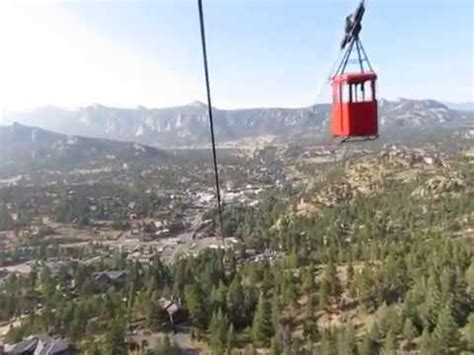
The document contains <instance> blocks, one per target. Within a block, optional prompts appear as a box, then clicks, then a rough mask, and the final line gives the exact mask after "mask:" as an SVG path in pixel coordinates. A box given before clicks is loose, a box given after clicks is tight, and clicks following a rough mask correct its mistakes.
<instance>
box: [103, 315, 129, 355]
mask: <svg viewBox="0 0 474 355" xmlns="http://www.w3.org/2000/svg"><path fill="white" fill-rule="evenodd" d="M105 348H106V354H107V355H120V354H125V327H124V324H123V321H122V320H121V319H115V320H114V321H113V322H112V325H111V327H110V330H109V331H108V332H107V333H106V335H105Z"/></svg>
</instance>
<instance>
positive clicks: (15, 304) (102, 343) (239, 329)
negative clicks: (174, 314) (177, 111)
mask: <svg viewBox="0 0 474 355" xmlns="http://www.w3.org/2000/svg"><path fill="white" fill-rule="evenodd" d="M301 169H302V173H304V172H305V171H306V172H307V171H310V169H309V168H308V166H305V167H304V169H303V168H301ZM320 169H322V170H323V173H322V174H318V175H317V178H314V179H312V180H311V179H310V180H311V181H309V182H308V184H307V187H306V189H304V190H301V191H299V192H298V191H285V190H275V191H274V192H272V193H268V194H267V195H266V196H265V197H264V198H263V199H262V200H261V201H260V203H259V204H258V205H256V206H254V207H243V206H238V205H229V206H226V208H225V214H224V221H225V226H224V229H225V233H226V235H227V236H234V237H239V238H241V239H242V241H243V242H242V244H241V245H239V246H237V247H235V248H234V249H228V250H226V251H225V252H224V251H223V250H208V251H205V252H203V253H201V254H199V255H197V256H196V257H186V258H184V257H183V258H181V259H179V260H176V261H175V263H173V264H172V265H166V264H164V263H162V262H161V261H160V260H159V259H158V258H155V259H153V260H152V262H151V263H150V264H149V265H146V264H140V263H138V262H132V261H128V260H126V259H125V256H124V255H120V254H116V255H115V256H114V257H110V258H108V259H102V260H101V261H100V262H98V263H95V264H90V265H89V264H85V263H78V262H65V263H64V265H63V266H62V267H61V268H60V269H59V270H57V271H55V272H53V270H50V269H48V268H47V267H41V263H39V264H38V266H37V267H36V270H35V271H34V272H33V273H31V274H30V275H29V276H16V275H15V276H14V277H10V278H9V279H8V280H7V282H5V284H4V285H3V286H0V287H1V288H2V290H3V291H7V292H1V293H0V319H10V317H11V316H13V315H15V314H16V315H21V314H25V313H26V314H28V315H27V316H25V317H24V319H23V322H22V325H21V326H19V327H17V328H15V329H13V330H11V331H10V333H9V339H10V340H18V339H20V338H21V337H22V336H23V335H24V334H29V333H35V332H39V331H50V332H52V333H54V334H59V335H62V336H65V337H68V338H69V339H71V340H73V341H74V342H75V344H76V345H77V347H78V348H79V349H80V350H81V351H82V352H84V353H86V354H99V353H100V354H123V353H125V352H126V348H127V345H126V343H125V340H124V339H126V338H125V335H126V334H128V330H129V329H130V327H131V326H132V325H135V326H137V325H139V326H140V327H144V328H146V329H150V330H151V331H161V332H165V333H166V332H168V331H169V330H171V329H172V326H171V325H170V324H169V322H168V320H167V317H166V315H163V314H162V313H161V312H160V307H159V304H160V299H161V298H162V297H166V298H168V299H175V300H181V301H182V304H183V305H184V306H185V308H186V309H187V311H188V313H189V317H190V324H191V335H192V337H193V338H194V339H195V343H194V344H195V346H196V347H199V348H200V349H204V350H206V349H209V350H210V352H211V353H214V354H224V353H226V352H227V353H236V354H238V353H244V354H254V353H256V351H257V350H258V351H260V352H264V353H271V354H360V355H362V354H397V353H399V351H401V352H402V353H406V354H409V353H412V354H430V355H431V354H440V355H441V354H459V353H465V354H468V353H470V352H473V351H474V337H473V334H474V313H473V306H474V299H473V296H474V263H473V254H472V246H473V238H474V234H473V233H474V231H473V227H474V224H473V221H474V166H473V164H472V163H470V162H469V161H467V160H465V159H464V158H461V157H442V158H441V157H440V158H439V159H437V160H435V161H431V160H427V159H423V157H422V156H421V155H420V154H419V153H416V152H390V151H389V152H384V153H383V154H381V155H377V156H375V155H372V156H366V157H363V158H352V159H351V160H349V161H343V162H341V163H338V164H335V165H328V166H326V167H324V168H320ZM313 175H315V174H313ZM315 176H316V175H315ZM211 217H212V214H211ZM215 219H216V220H217V218H215ZM96 247H97V248H98V247H99V246H96ZM88 248H93V247H91V246H88V247H84V249H83V250H81V251H80V252H79V251H77V249H76V250H75V251H74V253H75V254H74V255H72V254H71V255H69V256H70V257H72V256H73V257H75V258H76V259H78V260H80V259H81V258H85V257H86V256H87V255H88V253H89V252H90V249H88ZM68 252H69V253H72V252H73V251H68V250H67V249H66V250H50V251H48V253H57V254H58V255H63V256H64V255H67V253H68ZM249 253H254V254H257V255H261V257H260V258H255V259H254V260H256V261H251V262H249V261H248V259H246V257H248V255H249ZM266 256H270V257H266ZM242 260H247V262H245V263H244V262H242ZM102 270H126V271H127V273H128V275H129V277H128V278H127V280H126V282H124V283H123V284H120V285H114V286H113V287H109V288H107V289H106V290H105V291H104V289H103V288H100V287H99V286H98V285H97V284H96V283H94V278H93V275H94V272H97V271H102ZM105 329H107V330H106V331H105ZM173 352H176V349H175V347H174V346H173V342H172V341H170V340H169V339H168V338H165V340H164V341H163V344H162V346H161V347H160V348H157V349H155V350H154V352H151V353H155V354H170V353H173Z"/></svg>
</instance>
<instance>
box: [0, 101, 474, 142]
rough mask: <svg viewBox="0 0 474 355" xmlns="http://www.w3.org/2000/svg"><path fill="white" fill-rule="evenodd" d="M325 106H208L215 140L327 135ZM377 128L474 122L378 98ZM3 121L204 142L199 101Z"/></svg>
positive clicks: (430, 105) (424, 104) (46, 112)
mask: <svg viewBox="0 0 474 355" xmlns="http://www.w3.org/2000/svg"><path fill="white" fill-rule="evenodd" d="M329 111H330V105H329V104H318V105H312V106H308V107H303V108H252V109H236V110H224V109H218V108H213V113H214V124H215V133H216V137H217V139H218V141H221V142H224V141H232V140H238V139H242V138H248V137H253V136H260V135H284V134H291V133H297V132H302V131H305V130H314V131H316V132H318V131H319V132H321V134H327V133H326V131H327V127H328V122H329V121H328V117H329ZM379 117H380V127H381V128H380V129H381V132H382V133H384V132H385V133H386V132H390V131H393V130H398V131H399V130H407V129H408V130H409V129H420V128H421V129H435V128H439V127H450V126H453V125H464V124H471V123H474V112H469V111H461V110H454V109H451V108H449V107H448V106H446V105H445V104H443V103H440V102H437V101H433V100H409V99H399V100H397V101H388V100H384V99H381V100H379ZM3 121H4V122H20V123H22V124H26V125H31V126H36V127H42V128H44V129H48V130H52V131H56V132H61V133H64V134H68V135H79V136H86V137H95V138H106V139H113V140H122V141H132V142H137V143H140V144H147V145H153V146H158V147H169V146H180V145H181V146H183V145H196V144H205V143H208V142H209V122H208V110H207V106H206V105H205V104H203V103H201V102H193V103H191V104H189V105H184V106H178V107H170V108H159V109H154V108H145V107H137V108H115V107H108V106H104V105H91V106H86V107H82V108H78V109H74V110H66V109H61V108H57V107H51V106H49V107H42V108H38V109H35V110H32V111H29V112H14V111H6V112H4V114H3Z"/></svg>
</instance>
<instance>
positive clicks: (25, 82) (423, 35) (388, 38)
mask: <svg viewBox="0 0 474 355" xmlns="http://www.w3.org/2000/svg"><path fill="white" fill-rule="evenodd" d="M356 4H357V0H351V1H348V0H346V1H342V0H341V1H337V0H252V1H244V0H204V6H205V16H206V27H207V34H208V55H209V59H210V72H211V85H212V90H213V102H214V105H215V106H217V107H222V108H234V107H250V106H283V107H292V106H306V105H310V104H312V103H314V102H316V101H324V100H326V98H327V97H328V96H326V95H319V91H320V89H321V85H322V83H323V82H324V80H325V79H326V78H327V76H328V74H329V70H330V67H331V65H332V64H333V62H334V61H335V59H336V58H337V55H338V44H339V41H340V37H341V35H342V32H343V27H344V17H345V16H346V14H347V13H348V12H350V11H352V10H353V9H354V8H355V6H356ZM473 19H474V12H473V1H472V0H444V1H443V0H369V1H368V9H367V12H366V17H365V20H364V28H363V32H362V37H361V38H362V41H363V43H364V45H365V48H366V50H367V52H368V54H369V56H370V58H371V61H372V64H373V66H374V68H375V69H376V71H377V72H378V74H379V78H380V79H379V92H380V96H383V97H387V98H391V99H393V98H397V97H408V98H434V99H440V100H448V101H454V102H460V101H470V100H474V68H473V66H474V64H473V63H474V24H473V21H474V20H473ZM202 73H203V69H202V60H201V48H200V39H199V25H198V14H197V7H196V1H191V0H167V1H165V0H155V1H133V0H130V1H123V2H122V1H67V2H45V1H34V2H30V3H21V4H19V2H18V1H12V2H8V1H6V0H2V1H1V5H0V107H2V108H5V107H8V108H26V107H32V106H37V105H45V104H51V105H60V106H66V107H72V106H79V105H87V104H91V103H102V104H106V105H116V106H137V105H145V106H148V107H163V106H171V105H178V104H184V103H188V102H191V101H193V100H202V101H204V98H205V91H204V81H203V74H202ZM322 91H323V93H325V92H328V91H329V88H328V87H325V88H324V89H323V90H322Z"/></svg>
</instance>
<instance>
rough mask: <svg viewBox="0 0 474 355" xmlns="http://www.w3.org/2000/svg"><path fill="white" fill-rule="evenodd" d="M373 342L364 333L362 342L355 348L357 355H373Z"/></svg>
mask: <svg viewBox="0 0 474 355" xmlns="http://www.w3.org/2000/svg"><path fill="white" fill-rule="evenodd" d="M373 349H374V346H373V342H372V339H371V338H370V335H369V334H368V333H365V334H364V335H363V336H362V340H361V342H360V343H359V345H358V346H357V354H358V355H372V354H373Z"/></svg>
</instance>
